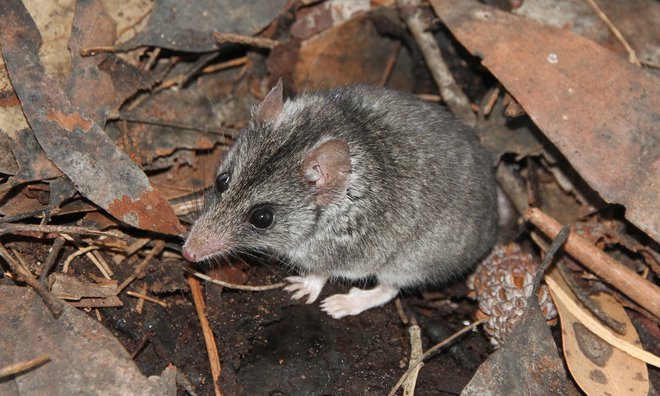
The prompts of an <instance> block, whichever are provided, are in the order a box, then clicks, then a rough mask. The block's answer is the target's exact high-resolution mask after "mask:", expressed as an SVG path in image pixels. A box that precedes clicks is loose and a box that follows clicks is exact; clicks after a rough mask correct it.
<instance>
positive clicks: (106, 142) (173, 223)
mask: <svg viewBox="0 0 660 396" xmlns="http://www.w3.org/2000/svg"><path fill="white" fill-rule="evenodd" d="M0 15H2V22H3V23H2V24H1V25H0V42H1V44H2V54H3V56H4V59H5V63H6V66H7V70H8V71H9V76H10V78H11V81H12V84H13V86H14V89H15V91H16V94H17V95H18V97H19V99H20V100H21V105H22V108H23V111H24V113H25V114H26V116H27V118H28V121H29V123H30V125H31V126H32V129H33V130H34V133H35V136H36V137H37V140H38V141H39V144H40V145H41V146H42V147H43V149H44V151H45V152H46V154H47V155H48V157H49V158H50V159H51V160H52V161H53V162H54V163H55V164H56V165H57V167H58V168H60V169H61V170H62V171H63V172H64V173H65V174H66V175H67V176H69V178H70V179H71V180H72V181H73V183H74V184H75V186H76V188H77V190H78V191H79V192H80V193H81V194H83V195H84V196H85V197H87V198H89V199H90V200H92V201H93V202H94V203H96V204H97V205H99V206H101V207H102V208H104V209H106V210H107V211H108V212H109V213H110V214H112V215H113V216H114V217H116V218H117V219H119V220H121V221H124V222H126V223H128V224H130V225H132V226H135V227H138V228H143V229H148V230H153V231H157V232H162V233H167V234H178V233H180V232H181V231H182V228H181V226H180V225H179V222H178V219H177V218H176V216H175V215H174V211H173V210H172V208H171V207H170V206H169V204H168V203H167V201H166V200H165V199H164V198H163V197H162V196H161V194H160V193H159V192H158V191H157V190H155V189H154V188H152V186H151V185H150V184H149V179H147V176H146V175H145V174H144V172H142V170H140V168H139V167H138V166H137V165H135V164H134V163H133V162H131V160H130V159H129V158H128V156H127V155H126V154H124V153H123V152H122V151H121V150H120V149H119V148H118V147H117V146H116V145H115V144H114V143H113V142H112V140H111V139H110V138H109V137H108V136H107V135H106V134H105V133H104V132H103V130H102V129H101V128H100V127H99V125H98V124H96V123H95V122H94V121H93V120H92V119H91V118H90V117H89V116H87V115H86V114H85V113H83V112H81V111H80V110H79V109H78V108H76V107H75V106H74V105H73V104H71V102H70V101H69V99H68V98H67V97H66V95H65V94H64V92H63V90H62V88H61V87H60V85H59V84H58V82H57V81H56V80H55V79H53V78H52V77H50V76H49V75H47V74H46V73H45V71H44V68H43V66H42V64H41V60H40V58H39V55H38V54H39V48H40V47H41V36H40V34H39V31H38V30H37V27H36V25H35V23H34V21H33V20H32V18H31V16H30V14H29V13H28V12H27V10H26V9H25V7H24V6H23V4H22V3H21V2H20V1H18V0H12V1H3V2H1V3H0Z"/></svg>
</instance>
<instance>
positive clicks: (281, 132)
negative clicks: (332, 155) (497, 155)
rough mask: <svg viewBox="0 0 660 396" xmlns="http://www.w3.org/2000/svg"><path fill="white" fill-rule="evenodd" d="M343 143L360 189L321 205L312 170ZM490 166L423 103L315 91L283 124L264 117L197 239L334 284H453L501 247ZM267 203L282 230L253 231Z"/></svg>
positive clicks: (392, 95)
mask: <svg viewBox="0 0 660 396" xmlns="http://www.w3.org/2000/svg"><path fill="white" fill-rule="evenodd" d="M333 138H339V139H343V140H344V141H346V142H347V143H348V145H349V147H350V151H351V173H350V175H349V181H348V191H347V194H346V196H345V197H344V198H343V199H341V200H340V201H339V202H338V203H336V204H330V205H327V206H317V205H316V204H315V203H314V187H310V185H309V184H308V182H307V180H305V177H304V175H303V174H302V173H301V164H302V161H303V159H304V157H305V155H306V153H308V152H309V151H310V150H312V149H313V148H314V147H316V146H318V145H319V144H321V143H323V142H325V141H327V140H329V139H333ZM490 163H491V161H490V160H489V159H488V158H487V154H486V152H485V151H484V150H483V149H482V148H481V147H480V146H479V144H478V142H477V140H476V137H475V136H474V134H473V132H472V131H471V130H470V129H469V128H467V127H465V126H463V125H462V124H460V123H459V122H458V121H456V120H455V119H454V118H453V117H452V116H451V115H450V114H449V113H448V112H447V111H445V110H444V109H443V108H441V107H440V106H437V105H434V104H428V103H424V102H422V101H421V100H418V99H416V98H415V97H413V96H411V95H407V94H403V93H398V92H395V91H391V90H387V89H382V88H374V87H367V86H351V87H345V88H337V89H330V90H325V91H320V92H316V93H305V94H302V95H300V96H299V97H298V98H296V99H293V100H289V101H287V102H286V103H285V104H284V107H283V111H282V113H281V114H280V115H279V117H277V118H276V119H275V120H271V121H268V122H262V121H258V120H256V119H253V120H252V121H251V122H250V124H249V125H248V126H247V127H246V128H245V130H243V132H242V133H241V135H240V136H239V138H238V139H237V141H236V143H235V145H234V146H233V148H232V149H231V151H230V152H229V154H228V156H227V158H226V159H225V161H224V162H223V164H222V165H221V166H220V168H219V170H218V174H220V173H223V172H230V173H231V181H230V183H229V188H228V190H227V191H226V192H224V194H222V196H220V197H219V198H218V197H215V198H213V199H212V201H211V202H210V204H209V206H208V208H207V210H206V212H205V213H203V215H202V216H201V217H200V219H199V220H198V221H197V223H196V224H195V226H194V228H193V231H192V233H191V236H190V237H189V238H201V239H202V240H205V241H206V240H211V239H213V238H222V240H223V241H224V242H223V243H224V244H223V245H222V246H223V250H259V251H270V252H274V253H276V254H278V255H280V256H282V257H284V258H285V259H286V260H288V262H290V263H291V264H292V265H294V266H296V267H298V268H299V269H301V270H302V271H303V272H309V273H315V274H319V275H327V276H330V277H347V278H350V279H358V278H364V277H376V278H377V279H378V281H379V282H380V283H382V284H386V285H391V286H394V287H396V288H404V287H412V286H417V285H421V284H425V283H429V282H431V283H435V282H442V281H445V280H447V279H448V278H449V277H451V276H454V275H456V274H459V273H461V272H464V271H466V270H467V269H468V268H469V267H470V266H471V265H473V264H474V263H475V262H476V261H477V260H478V259H479V258H481V257H483V256H484V255H485V254H486V253H487V252H488V251H489V250H490V248H491V247H492V245H493V243H494V241H495V236H496V235H495V234H496V225H497V204H496V190H495V181H494V177H493V174H492V169H491V168H490ZM257 204H268V205H272V206H273V207H274V208H275V210H274V213H275V221H274V224H273V226H272V227H271V228H270V229H267V230H257V229H255V228H253V227H252V226H251V225H250V224H249V223H248V222H247V221H246V219H247V216H248V213H249V211H250V208H252V207H253V206H254V205H257ZM220 253H223V252H220Z"/></svg>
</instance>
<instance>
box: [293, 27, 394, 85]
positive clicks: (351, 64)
mask: <svg viewBox="0 0 660 396" xmlns="http://www.w3.org/2000/svg"><path fill="white" fill-rule="evenodd" d="M347 43H350V45H347ZM395 46H396V44H395V42H394V41H393V40H390V39H387V38H384V37H382V36H380V35H379V34H378V31H377V30H376V28H375V27H374V26H373V24H372V23H371V21H370V19H369V17H368V15H367V14H365V15H362V16H358V17H356V18H354V19H352V20H350V21H348V22H346V23H343V24H341V25H339V26H335V27H334V28H331V29H328V30H326V31H324V32H323V33H321V34H318V35H316V36H314V37H312V38H310V39H308V40H306V41H304V42H303V43H302V45H301V47H300V51H299V53H298V62H297V63H296V65H295V68H294V71H293V80H294V85H295V88H296V90H297V91H298V92H302V91H305V90H308V89H310V88H318V87H323V86H325V87H328V86H331V87H332V86H338V85H346V84H352V83H356V82H364V83H370V84H378V83H379V81H380V78H381V75H382V74H383V71H384V70H385V67H386V65H387V61H388V58H389V57H390V56H391V55H390V54H391V53H392V51H393V50H394V48H395Z"/></svg>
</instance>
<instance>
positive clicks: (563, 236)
mask: <svg viewBox="0 0 660 396" xmlns="http://www.w3.org/2000/svg"><path fill="white" fill-rule="evenodd" d="M570 231H571V227H570V226H569V225H565V226H563V227H562V229H561V230H560V231H559V232H558V233H557V235H556V236H555V238H554V239H553V240H552V243H551V244H550V247H549V248H548V250H547V251H546V252H545V257H543V262H542V263H541V266H540V267H539V269H538V270H537V271H536V275H535V276H534V283H533V285H534V286H533V288H532V294H531V295H530V296H529V298H530V299H531V298H537V297H536V293H537V292H538V290H539V287H541V281H542V280H543V275H544V274H545V271H546V270H547V269H548V267H550V264H552V260H554V258H555V256H556V255H557V253H558V252H559V249H561V247H562V246H563V245H564V243H566V240H567V239H568V234H569V232H570ZM528 302H529V300H528Z"/></svg>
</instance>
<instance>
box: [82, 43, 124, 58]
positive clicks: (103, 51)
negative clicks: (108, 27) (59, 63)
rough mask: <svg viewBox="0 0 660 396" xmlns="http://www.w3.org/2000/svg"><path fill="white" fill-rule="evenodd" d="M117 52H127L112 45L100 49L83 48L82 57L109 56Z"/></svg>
mask: <svg viewBox="0 0 660 396" xmlns="http://www.w3.org/2000/svg"><path fill="white" fill-rule="evenodd" d="M116 52H125V51H124V50H122V49H120V48H118V47H115V46H112V45H103V46H100V47H90V48H83V49H81V50H80V56H82V57H85V56H94V55H97V54H107V53H111V54H113V53H116Z"/></svg>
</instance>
